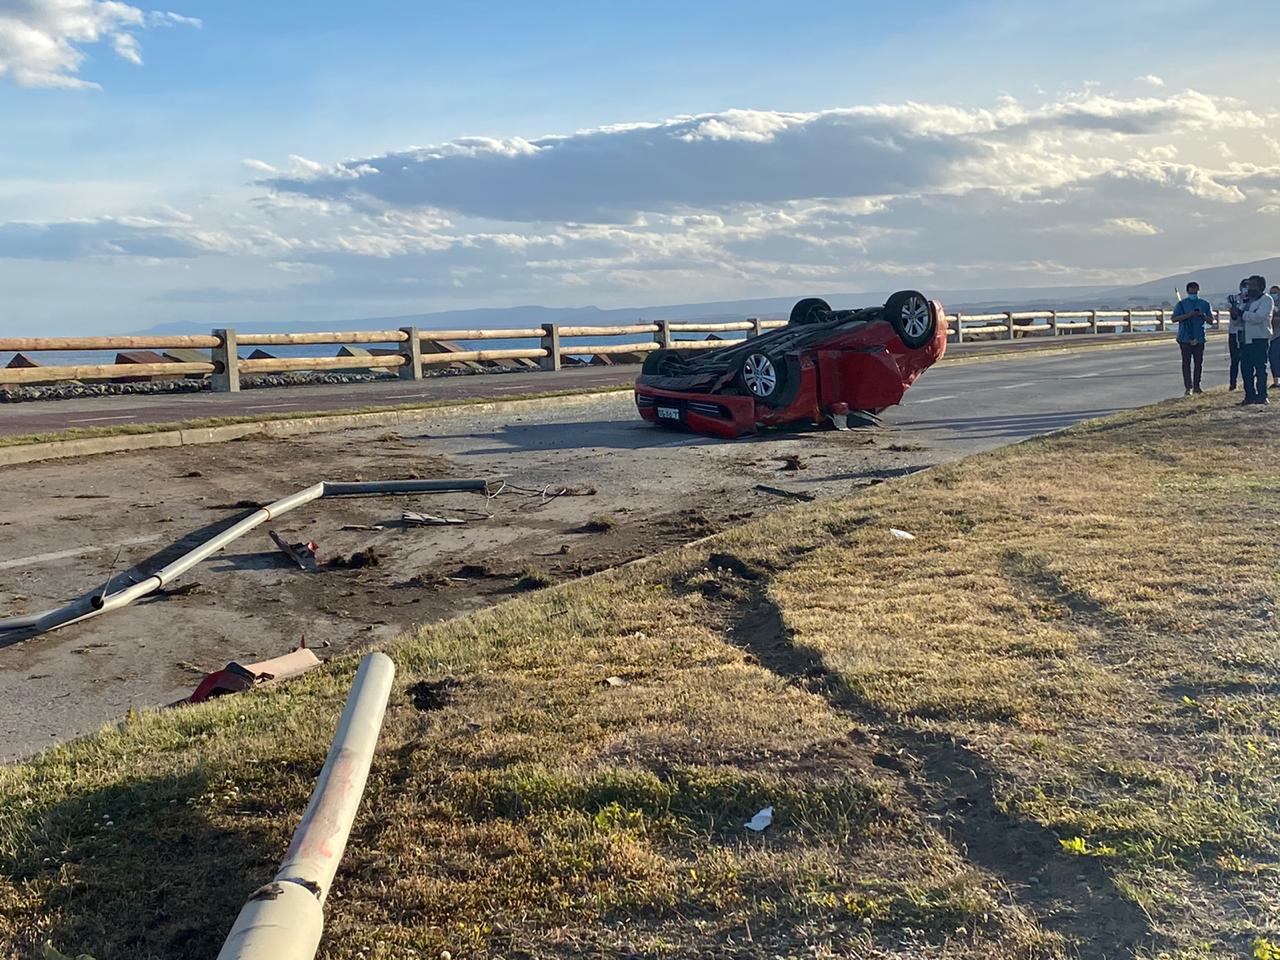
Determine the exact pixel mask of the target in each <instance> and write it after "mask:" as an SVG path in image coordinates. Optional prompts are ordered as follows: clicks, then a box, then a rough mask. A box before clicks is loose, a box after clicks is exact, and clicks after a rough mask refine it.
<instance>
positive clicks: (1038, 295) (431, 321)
mask: <svg viewBox="0 0 1280 960" xmlns="http://www.w3.org/2000/svg"><path fill="white" fill-rule="evenodd" d="M1255 273H1257V274H1261V275H1262V276H1265V277H1267V278H1268V279H1269V280H1272V278H1274V280H1273V282H1280V257H1273V258H1271V259H1268V260H1257V261H1254V262H1253V263H1237V264H1232V265H1229V266H1222V267H1208V268H1206V269H1204V270H1194V271H1191V272H1189V273H1180V274H1174V275H1172V276H1168V277H1161V278H1160V279H1158V280H1151V281H1148V282H1145V283H1140V284H1135V285H1133V286H1124V287H1113V286H1070V287H1007V288H995V289H989V290H938V289H928V290H927V292H928V293H929V295H930V296H934V297H937V298H938V299H939V300H941V301H942V302H943V303H944V304H946V306H947V308H948V310H960V311H962V312H966V313H985V312H996V311H1000V310H1010V309H1023V310H1034V309H1044V308H1050V307H1059V308H1075V309H1090V308H1100V307H1112V308H1117V309H1122V308H1125V307H1139V306H1151V307H1158V306H1160V305H1161V304H1164V303H1169V302H1171V301H1172V300H1173V295H1174V288H1175V287H1176V288H1177V289H1178V290H1182V289H1184V288H1185V286H1186V283H1187V281H1188V280H1198V281H1199V283H1200V290H1201V293H1202V294H1203V295H1204V296H1205V297H1207V298H1208V299H1210V300H1211V301H1212V302H1214V303H1218V302H1219V301H1221V300H1224V299H1225V297H1226V295H1227V294H1228V293H1230V292H1233V291H1235V289H1236V288H1237V286H1238V285H1239V283H1240V280H1241V278H1243V277H1247V276H1249V275H1251V274H1255ZM890 292H891V291H880V292H873V293H833V294H825V295H824V296H825V299H826V300H828V301H829V302H830V303H831V305H832V306H833V307H840V308H847V307H857V306H867V305H870V304H875V303H883V302H884V300H885V299H886V298H887V297H888V296H889V293H890ZM804 295H806V292H804V291H801V292H798V293H797V294H796V295H795V296H792V297H763V298H756V299H749V300H719V301H711V302H705V303H676V304H666V305H663V306H642V307H617V308H610V309H601V308H600V307H591V306H588V307H543V306H536V305H529V306H519V307H478V308H473V309H469V310H443V311H439V312H437V313H418V314H410V315H408V316H400V317H365V318H362V319H356V320H345V321H342V322H340V323H337V324H326V326H329V327H332V328H334V329H346V330H381V329H388V328H390V329H394V328H396V327H408V326H417V327H419V328H420V329H423V330H453V329H464V330H475V329H481V328H499V329H500V328H503V327H529V326H534V327H536V326H540V325H542V324H544V323H561V324H565V323H572V324H578V325H588V324H590V325H599V326H614V325H618V324H624V323H635V322H636V321H638V320H639V321H651V320H703V321H708V322H713V321H721V320H740V319H742V318H743V317H765V318H779V317H786V316H787V314H788V313H789V312H790V310H791V306H792V304H794V303H795V302H796V300H797V299H799V297H801V296H804ZM235 327H236V329H237V330H238V331H239V332H242V333H267V332H274V331H284V332H287V331H289V330H290V329H293V330H310V329H315V321H306V320H300V321H295V322H292V323H288V322H280V321H269V322H264V323H242V324H235ZM204 329H205V327H204V326H202V325H200V324H195V323H191V322H189V321H180V320H179V321H174V322H171V323H164V324H160V325H158V326H155V327H151V328H150V329H148V330H145V331H143V332H144V333H148V334H171V333H191V332H199V331H203V330H204Z"/></svg>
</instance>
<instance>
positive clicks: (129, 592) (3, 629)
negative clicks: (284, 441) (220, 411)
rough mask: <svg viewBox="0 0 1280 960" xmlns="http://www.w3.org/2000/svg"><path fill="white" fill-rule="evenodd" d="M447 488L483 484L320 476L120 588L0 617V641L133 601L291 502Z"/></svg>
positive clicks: (481, 487)
mask: <svg viewBox="0 0 1280 960" xmlns="http://www.w3.org/2000/svg"><path fill="white" fill-rule="evenodd" d="M451 492H470V493H483V494H486V495H487V494H488V492H489V484H488V482H487V481H485V480H386V481H375V482H369V483H331V482H328V481H321V482H320V483H317V484H313V485H312V486H310V487H307V488H306V489H304V490H299V491H298V492H297V493H291V494H290V495H289V496H287V497H282V498H281V499H279V500H277V501H276V502H275V503H269V504H267V505H266V506H265V507H259V508H258V509H257V510H255V511H254V512H253V513H251V514H249V515H248V516H247V517H245V518H244V519H243V520H241V521H239V522H238V523H236V524H233V525H232V526H230V527H228V528H227V529H226V530H223V531H222V532H221V533H219V534H218V535H217V536H214V537H212V538H211V539H209V540H206V541H205V542H204V543H202V544H200V546H198V547H196V548H195V549H193V550H189V551H188V552H186V553H184V554H183V555H182V556H180V557H178V559H176V560H174V561H173V562H172V563H169V564H167V565H165V566H163V567H161V568H160V569H159V570H157V571H156V572H155V573H153V574H151V576H149V577H147V578H145V579H144V580H140V581H139V582H138V583H135V584H133V585H132V586H129V587H126V588H125V589H123V590H119V591H117V592H115V593H108V592H107V588H108V587H109V586H110V583H108V584H107V585H106V586H104V587H102V589H101V590H95V591H94V592H93V593H91V594H89V595H88V596H84V597H81V598H80V599H78V600H73V601H72V602H71V603H68V604H66V605H65V606H62V607H58V608H57V609H56V610H45V611H43V612H41V613H32V614H27V615H25V616H20V617H9V618H8V619H6V620H0V643H3V642H4V641H5V639H6V636H5V635H6V634H10V635H13V634H21V635H25V636H35V635H36V634H40V633H44V632H46V631H48V630H53V629H56V628H57V627H65V626H67V625H68V624H71V623H79V622H80V621H81V620H88V619H89V618H90V617H96V616H98V615H99V614H102V613H107V612H109V611H111V610H116V609H118V608H120V607H125V606H128V605H129V604H131V603H133V601H135V600H138V599H140V598H141V597H145V596H146V595H147V594H149V593H155V592H156V591H157V590H159V589H161V588H163V587H164V586H166V585H167V584H169V583H171V582H172V581H174V580H176V579H177V578H178V577H180V576H182V574H184V573H186V572H187V571H188V570H190V569H191V568H192V567H194V566H195V565H196V564H197V563H199V562H200V561H201V560H204V559H205V558H207V557H210V556H212V555H213V554H215V553H217V552H218V551H219V550H221V549H222V548H223V547H225V546H227V544H229V543H231V542H232V541H233V540H236V539H238V538H240V537H242V536H244V535H245V534H246V533H248V532H249V531H250V530H252V529H253V528H254V527H257V526H259V525H261V524H263V523H266V522H267V521H268V520H274V519H275V518H276V517H279V516H281V515H282V514H285V513H288V512H289V511H290V510H293V509H294V508H295V507H300V506H302V505H303V504H306V503H310V502H311V501H312V500H319V499H322V498H326V497H367V496H382V495H388V494H402V493H451Z"/></svg>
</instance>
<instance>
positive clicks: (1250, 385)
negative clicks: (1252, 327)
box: [1240, 338, 1269, 403]
mask: <svg viewBox="0 0 1280 960" xmlns="http://www.w3.org/2000/svg"><path fill="white" fill-rule="evenodd" d="M1268 346H1269V344H1268V342H1267V341H1266V340H1265V339H1263V338H1258V339H1257V340H1250V341H1249V342H1248V343H1242V344H1241V345H1240V376H1241V377H1243V379H1244V399H1245V402H1246V403H1261V402H1262V401H1263V400H1266V399H1267V347H1268Z"/></svg>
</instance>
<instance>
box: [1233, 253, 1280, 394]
mask: <svg viewBox="0 0 1280 960" xmlns="http://www.w3.org/2000/svg"><path fill="white" fill-rule="evenodd" d="M1266 289H1267V281H1266V280H1265V279H1263V278H1262V277H1258V276H1253V277H1250V278H1249V292H1248V295H1247V296H1246V298H1245V301H1244V303H1238V304H1237V305H1235V306H1233V307H1232V308H1231V319H1232V320H1236V319H1239V321H1240V333H1239V337H1240V375H1241V377H1242V378H1243V379H1244V400H1242V401H1241V403H1240V405H1241V406H1246V405H1249V404H1259V405H1265V404H1266V403H1267V347H1268V346H1269V345H1270V342H1271V313H1272V311H1273V310H1274V309H1275V302H1274V301H1273V300H1272V299H1271V297H1270V296H1269V295H1268V294H1267V292H1266Z"/></svg>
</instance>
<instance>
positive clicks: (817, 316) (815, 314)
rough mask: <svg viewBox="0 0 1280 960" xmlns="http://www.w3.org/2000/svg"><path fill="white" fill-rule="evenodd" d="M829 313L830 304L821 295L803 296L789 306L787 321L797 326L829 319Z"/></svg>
mask: <svg viewBox="0 0 1280 960" xmlns="http://www.w3.org/2000/svg"><path fill="white" fill-rule="evenodd" d="M830 314H831V304H829V303H827V301H825V300H823V299H822V298H821V297H805V298H804V299H803V300H799V301H797V302H796V305H795V306H794V307H792V308H791V318H790V320H789V321H788V322H789V323H791V324H792V325H793V326H797V327H798V326H803V325H804V324H808V323H823V322H825V321H827V320H830V319H831V317H830Z"/></svg>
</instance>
